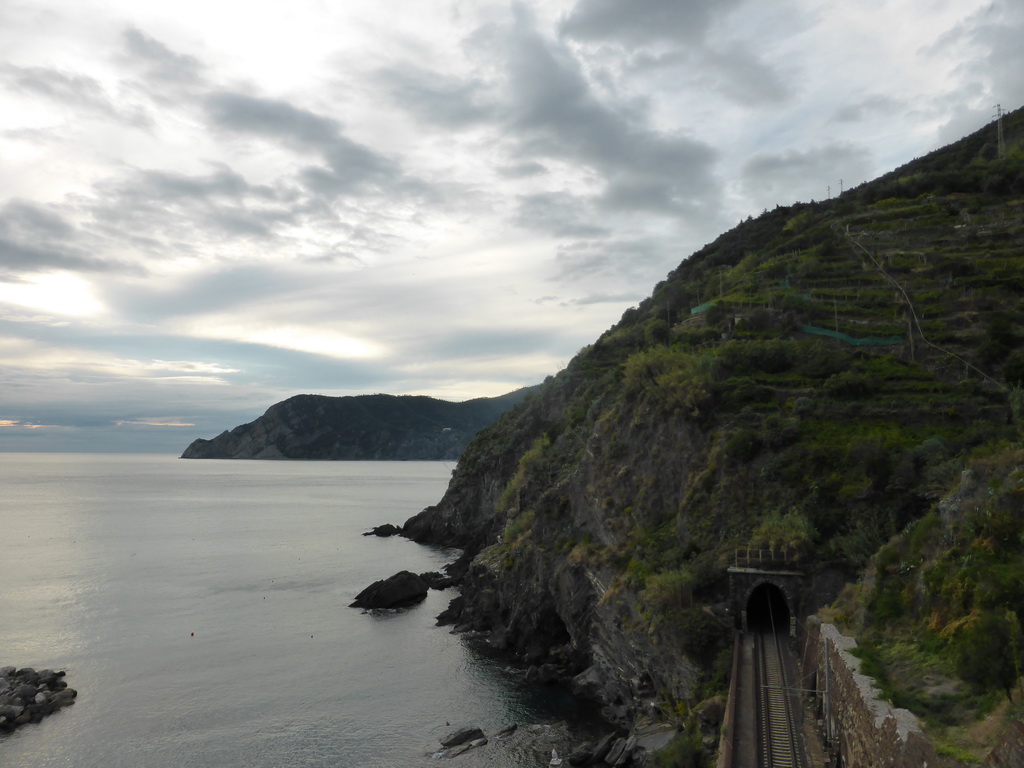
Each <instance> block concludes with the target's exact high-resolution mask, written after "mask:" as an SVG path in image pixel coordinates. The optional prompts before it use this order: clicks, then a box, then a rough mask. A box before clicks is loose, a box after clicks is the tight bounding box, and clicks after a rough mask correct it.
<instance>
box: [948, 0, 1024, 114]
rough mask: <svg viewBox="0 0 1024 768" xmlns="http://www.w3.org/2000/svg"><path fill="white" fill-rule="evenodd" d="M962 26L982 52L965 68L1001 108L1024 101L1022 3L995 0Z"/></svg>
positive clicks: (1015, 105)
mask: <svg viewBox="0 0 1024 768" xmlns="http://www.w3.org/2000/svg"><path fill="white" fill-rule="evenodd" d="M961 29H963V30H964V31H965V33H966V34H967V36H968V39H969V40H970V41H971V42H972V43H973V44H974V45H975V46H977V48H978V49H979V50H980V51H981V52H982V55H981V56H978V57H977V58H976V59H975V62H974V64H973V65H972V66H971V67H969V68H968V69H969V70H970V71H971V74H973V75H974V76H975V77H977V78H978V79H979V80H981V81H982V82H984V83H985V84H986V85H988V86H989V88H990V92H991V94H992V96H993V98H994V100H995V101H997V102H1000V103H1001V104H1002V106H1003V108H1004V109H1007V110H1009V109H1016V108H1017V107H1019V106H1021V105H1024V78H1022V77H1021V76H1020V73H1021V72H1022V71H1024V45H1022V44H1021V41H1022V40H1024V5H1021V4H1020V3H1019V2H1014V1H1012V0H995V2H992V3H990V4H989V5H988V6H986V7H985V8H984V9H983V10H982V11H980V12H979V13H978V14H976V16H975V17H974V18H972V19H970V20H969V23H968V24H965V25H964V26H963V27H962V28H961Z"/></svg>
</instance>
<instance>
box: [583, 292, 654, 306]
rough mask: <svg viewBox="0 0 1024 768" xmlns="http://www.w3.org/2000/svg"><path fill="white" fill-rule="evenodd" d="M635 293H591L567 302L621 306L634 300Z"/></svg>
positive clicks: (584, 304) (635, 297)
mask: <svg viewBox="0 0 1024 768" xmlns="http://www.w3.org/2000/svg"><path fill="white" fill-rule="evenodd" d="M636 299H637V296H636V294H635V293H592V294H590V295H589V296H584V297H583V298H582V299H573V300H572V301H570V302H569V304H571V305H572V306H574V307H586V306H589V305H591V304H616V305H618V306H622V305H624V304H628V303H629V302H635V301H636Z"/></svg>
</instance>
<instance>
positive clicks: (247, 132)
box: [0, 0, 1024, 454]
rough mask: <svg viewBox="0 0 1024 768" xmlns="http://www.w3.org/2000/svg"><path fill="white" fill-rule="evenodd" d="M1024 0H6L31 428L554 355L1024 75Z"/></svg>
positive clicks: (2, 278)
mask: <svg viewBox="0 0 1024 768" xmlns="http://www.w3.org/2000/svg"><path fill="white" fill-rule="evenodd" d="M1021 40H1024V3H1021V2H1019V0H996V1H995V2H988V1H987V0H858V2H855V3H836V2H834V0H772V2H770V3H769V2H758V1H756V0H714V2H711V1H710V0H628V1H626V0H579V1H578V2H577V1H576V0H522V1H520V2H506V1H504V0H501V1H495V2H492V1H491V0H472V1H471V2H470V1H469V0H388V2H380V0H344V1H343V2H342V1H340V0H290V2H287V3H283V2H280V1H279V0H245V2H240V1H237V0H202V2H199V1H198V0H176V2H173V3H168V2H154V1H153V0H53V1H52V2H47V1H46V0H0V451H111V452H125V451H148V452H160V453H165V452H166V453H175V454H177V453H180V452H181V451H182V450H184V448H185V447H186V446H187V445H188V444H189V443H190V442H191V441H192V440H193V439H195V438H197V437H205V438H211V437H213V436H215V435H216V434H218V433H220V432H222V431H223V430H225V429H230V428H232V427H234V426H236V425H238V424H241V423H244V422H248V421H251V420H253V419H254V418H256V417H258V416H259V415H260V414H262V413H263V412H264V411H265V410H266V409H267V408H268V407H269V406H270V405H272V404H273V403H275V402H278V401H280V400H283V399H285V398H287V397H290V396H291V395H295V394H300V393H319V394H326V395H355V394H368V393H377V392H385V393H390V394H423V395H431V396H434V397H440V398H444V399H448V400H456V401H461V400H466V399H469V398H473V397H485V396H495V395H499V394H503V393H505V392H509V391H511V390H514V389H518V388H519V387H523V386H527V385H531V384H535V383H538V382H540V381H542V380H543V379H544V378H545V377H546V376H548V375H552V374H554V373H556V372H557V371H559V370H560V369H561V368H563V367H564V366H565V365H566V364H567V363H568V362H569V360H570V359H571V358H572V357H573V355H574V354H575V353H576V352H577V351H578V350H579V349H580V348H581V347H583V346H585V345H587V344H589V343H591V342H593V341H594V340H595V339H596V338H597V337H598V336H599V335H600V334H601V333H602V332H603V331H604V330H606V329H607V328H608V327H610V326H611V325H613V324H614V323H615V322H616V321H617V320H618V319H619V317H621V315H622V313H623V311H625V310H626V309H627V308H629V307H631V306H635V305H636V304H638V303H639V302H640V301H641V300H642V299H643V298H644V297H646V296H648V295H649V294H650V293H651V291H652V289H653V287H654V285H655V284H656V283H657V282H658V281H660V280H662V279H663V278H664V277H665V276H666V275H667V273H668V272H669V271H670V270H672V269H673V268H674V267H676V266H677V265H678V264H679V263H680V262H681V261H683V260H684V259H685V258H686V257H687V256H689V255H690V254H692V253H693V252H694V251H695V250H697V249H699V248H700V247H701V246H703V245H704V244H705V243H708V242H710V241H712V240H714V239H715V237H716V236H717V235H719V234H721V233H722V232H724V231H726V230H728V229H730V228H731V227H733V226H735V225H736V224H737V223H738V222H740V221H741V220H743V219H745V218H746V217H747V216H750V215H754V216H756V215H757V214H759V213H760V212H761V211H762V210H764V209H765V208H772V207H774V206H775V205H789V204H791V203H793V202H796V201H808V200H812V199H818V200H820V199H824V198H826V197H828V196H835V195H837V194H838V193H839V191H840V189H848V188H850V187H852V186H855V185H857V184H860V183H862V182H864V181H867V180H869V179H871V178H874V177H876V176H878V175H880V174H882V173H884V172H886V171H888V170H891V169H892V168H894V167H896V166H898V165H901V164H903V163H905V162H908V161H909V160H911V159H913V158H914V157H918V156H921V155H923V154H926V153H927V152H929V151H930V150H932V149H935V148H937V147H939V146H942V145H944V144H947V143H949V142H951V141H954V140H956V139H958V138H960V137H961V136H963V135H965V134H967V133H970V132H972V131H974V130H977V129H978V128H981V127H983V126H985V125H986V124H987V123H989V122H991V120H992V118H993V115H994V114H995V105H996V104H1000V105H1001V106H1002V108H1004V109H1014V108H1016V107H1018V106H1021V104H1024V76H1022V75H1021V73H1022V72H1024V46H1021V45H1020V41H1021Z"/></svg>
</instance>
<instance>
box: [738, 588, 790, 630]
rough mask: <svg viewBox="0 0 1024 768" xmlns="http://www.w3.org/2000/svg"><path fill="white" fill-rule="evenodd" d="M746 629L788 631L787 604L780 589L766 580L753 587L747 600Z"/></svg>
mask: <svg viewBox="0 0 1024 768" xmlns="http://www.w3.org/2000/svg"><path fill="white" fill-rule="evenodd" d="M747 629H749V630H750V631H751V632H756V631H764V630H769V631H770V630H773V629H774V631H776V632H778V633H779V634H783V635H785V634H788V633H789V605H788V604H787V603H786V597H785V595H783V594H782V590H781V589H779V588H778V587H777V586H775V585H774V584H769V583H768V582H765V583H764V584H758V585H757V586H756V587H755V588H754V591H753V592H751V593H750V598H749V599H748V600H747Z"/></svg>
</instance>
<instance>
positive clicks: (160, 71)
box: [122, 27, 203, 84]
mask: <svg viewBox="0 0 1024 768" xmlns="http://www.w3.org/2000/svg"><path fill="white" fill-rule="evenodd" d="M122 38H123V40H124V44H125V49H126V50H127V52H128V55H129V57H130V58H132V59H133V60H134V61H137V62H140V63H142V64H143V65H145V67H146V74H147V75H148V76H149V77H151V78H153V79H155V80H159V81H163V82H165V83H178V84H191V83H198V82H200V81H201V80H202V73H203V65H202V63H201V62H200V61H199V60H198V59H196V58H195V57H194V56H187V55H185V54H181V53H175V52H174V51H172V50H171V49H170V48H168V47H167V46H166V45H164V44H163V43H161V42H160V41H159V40H156V39H155V38H152V37H150V36H149V35H146V34H145V33H143V32H141V31H139V30H138V29H135V28H134V27H129V28H128V29H126V30H125V31H124V32H123V33H122Z"/></svg>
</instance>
